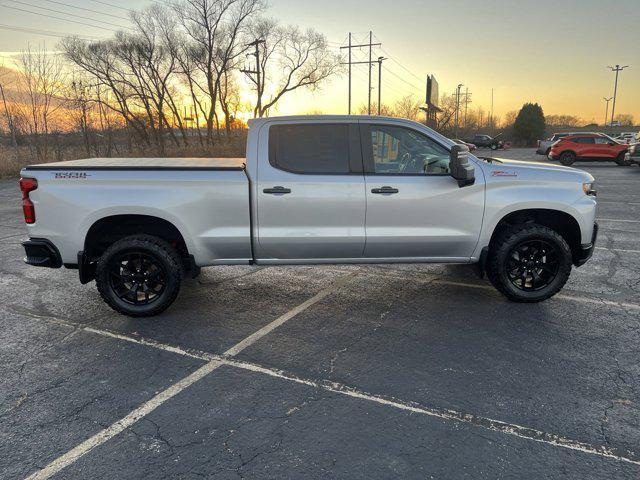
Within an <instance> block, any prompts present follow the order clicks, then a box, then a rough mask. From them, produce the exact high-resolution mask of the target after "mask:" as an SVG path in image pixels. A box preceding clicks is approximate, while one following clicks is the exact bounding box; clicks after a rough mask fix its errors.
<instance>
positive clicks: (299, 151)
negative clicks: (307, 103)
mask: <svg viewBox="0 0 640 480" xmlns="http://www.w3.org/2000/svg"><path fill="white" fill-rule="evenodd" d="M353 128H356V129H357V125H349V124H346V123H340V124H328V123H316V124H307V125H304V124H302V125H272V126H271V127H270V128H269V163H270V164H271V165H272V166H273V167H275V168H278V169H280V170H285V171H288V172H293V173H311V174H313V173H315V174H348V173H354V172H357V171H362V159H361V158H353V157H354V156H355V155H354V152H352V151H350V150H351V149H350V141H349V138H350V129H353ZM358 166H360V168H359V169H358Z"/></svg>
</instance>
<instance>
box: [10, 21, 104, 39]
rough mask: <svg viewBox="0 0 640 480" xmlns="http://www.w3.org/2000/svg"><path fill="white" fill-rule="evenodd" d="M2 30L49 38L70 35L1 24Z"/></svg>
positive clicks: (86, 36)
mask: <svg viewBox="0 0 640 480" xmlns="http://www.w3.org/2000/svg"><path fill="white" fill-rule="evenodd" d="M0 28H1V29H4V30H12V31H14V32H23V33H33V34H34V35H44V36H47V37H57V38H64V37H68V36H69V34H67V33H63V32H54V31H52V30H38V29H36V28H28V27H14V26H12V25H4V24H0ZM78 36H81V37H85V38H94V39H97V38H99V37H92V36H88V35H78Z"/></svg>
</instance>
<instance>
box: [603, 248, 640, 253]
mask: <svg viewBox="0 0 640 480" xmlns="http://www.w3.org/2000/svg"><path fill="white" fill-rule="evenodd" d="M596 250H608V251H609V252H624V253H640V250H626V249H624V248H607V247H596Z"/></svg>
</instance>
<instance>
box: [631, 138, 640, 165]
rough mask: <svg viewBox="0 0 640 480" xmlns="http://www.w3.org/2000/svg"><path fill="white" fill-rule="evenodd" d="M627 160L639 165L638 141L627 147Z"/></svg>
mask: <svg viewBox="0 0 640 480" xmlns="http://www.w3.org/2000/svg"><path fill="white" fill-rule="evenodd" d="M629 161H630V162H631V163H635V164H636V165H638V166H640V143H636V144H635V145H631V147H629Z"/></svg>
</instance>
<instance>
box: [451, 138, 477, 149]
mask: <svg viewBox="0 0 640 480" xmlns="http://www.w3.org/2000/svg"><path fill="white" fill-rule="evenodd" d="M452 140H453V141H454V142H456V143H457V144H458V145H464V146H466V147H467V148H468V149H469V151H470V152H473V151H474V150H476V148H478V147H476V146H475V145H474V144H473V143H469V142H465V141H464V140H460V139H459V138H453V139H452Z"/></svg>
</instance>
